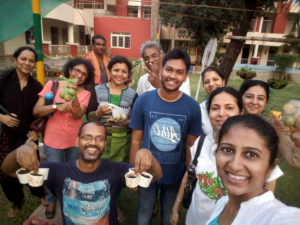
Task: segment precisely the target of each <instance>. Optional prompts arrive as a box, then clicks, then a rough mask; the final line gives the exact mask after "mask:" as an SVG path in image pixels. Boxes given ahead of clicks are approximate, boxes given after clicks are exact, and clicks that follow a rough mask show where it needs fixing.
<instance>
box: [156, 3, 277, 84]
mask: <svg viewBox="0 0 300 225" xmlns="http://www.w3.org/2000/svg"><path fill="white" fill-rule="evenodd" d="M275 1H276V0H227V1H226V0H222V1H220V0H181V2H178V1H177V0H162V1H161V6H160V16H161V22H162V23H163V24H175V26H176V27H185V28H187V29H188V30H189V31H190V34H193V38H194V39H195V41H196V44H197V45H198V46H200V48H201V47H202V48H203V46H205V45H206V43H207V42H208V40H209V39H210V38H212V37H216V38H218V39H219V40H221V39H222V38H223V37H224V35H225V34H226V33H228V32H230V31H232V34H233V35H234V36H246V34H247V32H248V30H249V28H250V23H251V20H252V18H253V17H254V16H256V14H257V13H260V12H261V11H262V10H264V11H267V10H268V9H272V7H274V2H275ZM244 42H245V40H235V39H232V40H231V41H230V43H229V44H228V46H227V48H226V52H225V54H224V56H223V57H222V59H221V62H220V65H219V69H220V70H221V71H223V73H224V76H225V78H226V80H228V78H229V76H230V73H231V71H232V68H233V66H234V64H235V62H236V59H237V57H238V55H239V53H240V51H241V49H242V47H243V45H244Z"/></svg>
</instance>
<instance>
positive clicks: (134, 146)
mask: <svg viewBox="0 0 300 225" xmlns="http://www.w3.org/2000/svg"><path fill="white" fill-rule="evenodd" d="M143 134H144V130H132V135H131V146H130V157H129V162H130V163H131V164H134V162H135V155H136V153H137V151H138V150H139V149H140V148H141V146H142V140H143Z"/></svg>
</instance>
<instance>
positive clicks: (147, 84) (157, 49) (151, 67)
mask: <svg viewBox="0 0 300 225" xmlns="http://www.w3.org/2000/svg"><path fill="white" fill-rule="evenodd" d="M141 56H142V57H143V60H144V63H145V65H146V67H145V68H144V69H145V71H146V72H147V73H146V74H144V75H143V76H141V77H140V79H139V81H138V85H137V89H136V93H137V94H138V95H139V96H140V95H142V94H144V93H145V92H147V91H152V90H154V89H156V88H160V87H161V81H160V72H161V68H162V67H161V61H162V58H163V52H162V49H161V45H160V44H159V43H158V42H157V41H146V42H145V43H143V44H142V47H141ZM179 90H180V91H182V92H183V93H186V94H187V95H191V90H190V80H189V78H187V79H186V81H184V82H183V83H182V85H181V86H180V88H179Z"/></svg>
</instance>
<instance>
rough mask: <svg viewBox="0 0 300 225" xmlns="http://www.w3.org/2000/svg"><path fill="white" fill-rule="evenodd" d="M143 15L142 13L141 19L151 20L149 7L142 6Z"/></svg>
mask: <svg viewBox="0 0 300 225" xmlns="http://www.w3.org/2000/svg"><path fill="white" fill-rule="evenodd" d="M143 9H144V13H143V17H144V18H145V19H150V18H151V7H150V6H144V8H143Z"/></svg>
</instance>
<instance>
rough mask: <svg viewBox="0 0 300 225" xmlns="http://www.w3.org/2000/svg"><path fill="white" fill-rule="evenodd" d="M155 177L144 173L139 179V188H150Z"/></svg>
mask: <svg viewBox="0 0 300 225" xmlns="http://www.w3.org/2000/svg"><path fill="white" fill-rule="evenodd" d="M152 178H153V176H152V175H151V174H150V173H147V172H142V173H141V174H140V178H139V186H140V187H143V188H147V187H149V185H150V183H151V180H152Z"/></svg>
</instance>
